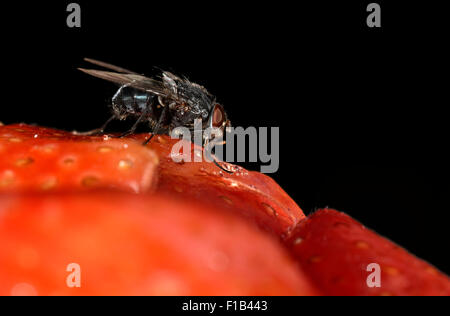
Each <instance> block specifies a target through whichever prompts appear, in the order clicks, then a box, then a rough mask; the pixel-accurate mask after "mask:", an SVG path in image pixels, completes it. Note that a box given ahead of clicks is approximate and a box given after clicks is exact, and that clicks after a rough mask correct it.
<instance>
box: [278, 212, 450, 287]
mask: <svg viewBox="0 0 450 316" xmlns="http://www.w3.org/2000/svg"><path fill="white" fill-rule="evenodd" d="M286 242H287V244H288V245H289V246H290V248H291V251H292V253H293V255H294V256H295V257H296V259H297V261H298V263H299V265H300V267H301V269H302V270H303V271H304V272H305V273H306V274H307V275H308V276H309V277H310V279H311V280H312V282H313V283H314V284H315V285H317V286H318V288H319V289H320V290H321V291H323V293H324V294H326V295H450V279H449V278H448V277H447V276H446V275H444V274H442V273H441V272H439V271H438V270H436V268H434V267H433V266H431V265H429V264H428V263H426V262H424V261H422V260H420V259H418V258H416V257H415V256H413V255H412V254H410V253H408V252H407V251H406V250H404V249H402V248H401V247H399V246H397V245H396V244H394V243H392V242H391V241H389V240H387V239H385V238H383V237H381V236H379V235H378V234H376V233H374V232H373V231H371V230H369V229H367V228H365V227H364V226H363V225H361V224H360V223H358V222H357V221H355V220H353V219H352V218H350V217H349V216H347V215H345V214H343V213H340V212H337V211H334V210H330V209H325V210H319V211H317V212H315V213H314V214H312V215H311V216H309V217H308V218H307V219H306V220H304V221H302V222H301V223H300V224H299V225H298V226H297V228H296V229H295V230H294V232H293V234H292V235H291V236H290V238H289V239H288V240H286ZM373 263H375V264H377V265H379V267H380V269H381V271H380V272H381V273H380V279H379V281H380V284H379V285H380V287H369V286H368V285H367V279H368V278H369V281H370V282H369V283H370V284H371V285H373V281H375V280H376V279H374V278H373V276H374V275H371V274H372V273H373V272H375V270H373V267H369V271H367V267H368V266H369V265H370V264H373Z"/></svg>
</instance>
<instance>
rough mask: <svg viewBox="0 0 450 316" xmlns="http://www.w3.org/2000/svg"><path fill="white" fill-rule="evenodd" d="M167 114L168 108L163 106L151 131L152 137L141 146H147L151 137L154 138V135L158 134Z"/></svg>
mask: <svg viewBox="0 0 450 316" xmlns="http://www.w3.org/2000/svg"><path fill="white" fill-rule="evenodd" d="M168 112H169V107H168V106H165V107H164V108H163V110H162V112H161V116H160V117H159V120H158V123H156V125H155V128H154V129H153V132H152V135H151V136H150V137H149V139H147V140H146V141H145V142H144V143H143V144H142V145H144V146H145V145H147V144H148V143H149V142H150V141H151V140H152V138H153V136H155V134H158V132H159V129H160V127H161V124H162V122H163V121H164V120H165V118H166V115H167V113H168Z"/></svg>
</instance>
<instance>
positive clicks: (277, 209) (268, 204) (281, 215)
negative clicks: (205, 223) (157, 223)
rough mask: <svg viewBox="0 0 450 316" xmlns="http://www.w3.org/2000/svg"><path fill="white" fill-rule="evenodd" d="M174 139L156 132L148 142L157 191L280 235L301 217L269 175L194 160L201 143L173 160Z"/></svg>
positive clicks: (228, 165)
mask: <svg viewBox="0 0 450 316" xmlns="http://www.w3.org/2000/svg"><path fill="white" fill-rule="evenodd" d="M146 137H148V135H135V136H133V138H136V139H140V140H141V141H142V140H144V139H145V138H146ZM177 142H179V140H177V139H171V138H170V137H168V136H156V137H154V138H153V140H152V141H151V142H150V143H149V145H148V147H149V148H151V149H152V150H153V151H155V152H156V153H157V154H158V156H159V159H160V164H159V166H158V186H157V192H158V193H164V194H167V195H170V196H178V197H182V198H191V199H194V200H198V201H201V202H202V203H209V204H211V205H214V206H215V207H221V208H224V209H225V210H229V211H232V212H237V213H239V214H241V215H244V216H245V217H247V218H249V219H250V221H251V222H256V223H257V224H258V225H259V227H262V228H263V229H265V230H268V231H270V232H274V233H275V234H276V235H277V236H281V237H285V236H287V235H288V234H289V232H290V231H291V230H292V229H293V228H294V227H295V225H296V224H297V223H298V222H299V221H301V220H302V219H303V218H305V215H304V214H303V211H302V210H301V209H300V207H299V206H298V205H297V204H296V203H295V202H294V201H293V200H292V199H291V198H290V197H289V195H288V194H287V193H286V192H285V191H284V190H283V189H282V188H281V187H280V186H279V185H278V184H277V183H276V182H275V181H274V180H273V179H272V178H270V177H268V176H266V175H264V174H261V173H259V172H253V171H248V170H245V169H243V168H241V167H239V166H236V165H232V164H228V163H224V162H221V164H222V166H223V167H224V168H226V169H228V170H231V171H233V173H232V174H229V173H227V172H224V171H222V170H220V169H219V168H218V167H217V166H216V165H214V164H213V163H212V162H209V161H206V160H205V159H204V158H203V161H204V162H202V163H199V162H194V159H195V156H196V155H199V156H201V155H202V149H201V147H198V146H194V145H192V146H188V147H189V148H191V152H190V153H189V154H190V155H191V162H184V161H181V162H179V163H177V162H174V160H173V159H172V155H173V153H172V148H173V146H174V144H176V143H177ZM182 153H183V152H182Z"/></svg>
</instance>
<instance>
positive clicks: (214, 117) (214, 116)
mask: <svg viewBox="0 0 450 316" xmlns="http://www.w3.org/2000/svg"><path fill="white" fill-rule="evenodd" d="M230 126H231V122H230V120H229V119H228V117H227V113H226V112H225V110H224V108H223V106H222V105H220V104H219V103H214V104H213V106H212V108H211V111H210V112H209V116H208V120H207V123H206V128H209V129H210V130H214V133H212V134H204V135H203V137H204V143H205V144H206V143H208V142H209V141H211V140H213V139H214V138H215V137H218V136H219V137H223V136H224V135H225V129H226V128H227V127H230Z"/></svg>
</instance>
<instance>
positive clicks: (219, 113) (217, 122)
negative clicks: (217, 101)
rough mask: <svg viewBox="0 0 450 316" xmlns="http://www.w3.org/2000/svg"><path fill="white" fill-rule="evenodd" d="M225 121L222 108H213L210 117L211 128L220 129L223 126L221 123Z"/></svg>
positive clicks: (218, 106)
mask: <svg viewBox="0 0 450 316" xmlns="http://www.w3.org/2000/svg"><path fill="white" fill-rule="evenodd" d="M224 120H225V114H224V112H223V108H222V107H221V106H220V105H216V107H215V108H214V113H213V117H212V126H213V127H220V126H222V124H223V121H224Z"/></svg>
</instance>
